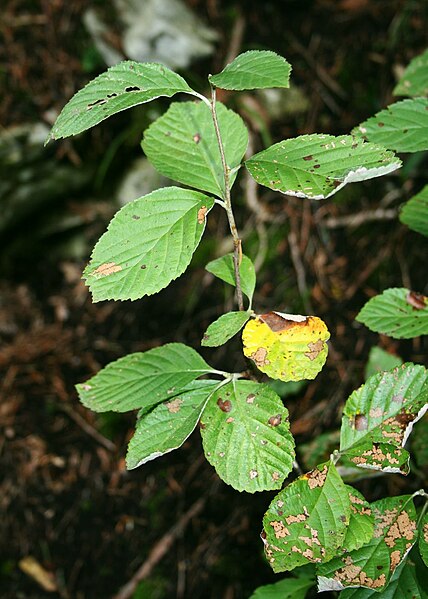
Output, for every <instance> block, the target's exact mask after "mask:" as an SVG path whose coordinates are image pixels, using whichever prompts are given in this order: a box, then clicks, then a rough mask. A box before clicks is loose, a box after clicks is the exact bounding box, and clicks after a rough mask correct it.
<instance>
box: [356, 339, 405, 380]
mask: <svg viewBox="0 0 428 599" xmlns="http://www.w3.org/2000/svg"><path fill="white" fill-rule="evenodd" d="M402 363H403V360H402V359H401V358H400V357H399V356H395V355H394V354H390V353H389V352H387V351H385V350H384V349H382V348H381V347H377V346H375V347H372V348H371V349H370V352H369V358H368V361H367V364H366V368H365V371H364V377H365V379H366V380H367V379H369V378H370V377H371V376H373V375H374V374H377V373H378V372H385V370H391V369H392V368H394V367H395V366H401V364H402Z"/></svg>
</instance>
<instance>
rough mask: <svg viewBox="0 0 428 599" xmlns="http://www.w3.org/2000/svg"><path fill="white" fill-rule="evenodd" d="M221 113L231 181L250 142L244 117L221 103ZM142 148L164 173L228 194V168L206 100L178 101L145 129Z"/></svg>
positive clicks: (219, 118)
mask: <svg viewBox="0 0 428 599" xmlns="http://www.w3.org/2000/svg"><path fill="white" fill-rule="evenodd" d="M217 115H218V122H219V128H220V131H221V135H222V139H223V145H224V152H225V157H226V162H227V165H228V166H229V167H230V169H231V171H232V172H231V176H230V178H231V183H233V181H234V180H235V178H236V173H237V170H238V167H239V165H240V163H241V160H242V157H243V156H244V154H245V150H246V148H247V144H248V131H247V128H246V127H245V125H244V122H243V121H242V119H241V117H240V116H239V115H238V114H236V113H235V112H233V111H232V110H229V109H228V108H226V107H225V106H223V104H220V103H217ZM141 145H142V148H143V150H144V152H145V154H146V156H147V158H148V159H149V160H150V162H151V163H152V164H153V166H154V167H155V168H156V169H157V170H158V171H159V172H160V173H162V175H165V176H166V177H169V178H170V179H174V180H175V181H179V182H180V183H184V185H189V186H190V187H195V188H196V189H201V190H203V191H208V192H210V193H213V194H214V195H216V196H219V197H223V196H224V172H223V166H222V162H221V156H220V150H219V148H218V143H217V137H216V133H215V129H214V124H213V120H212V115H211V111H210V109H209V107H208V106H207V105H206V104H205V103H204V102H199V103H195V102H180V103H178V102H175V103H173V104H171V106H170V108H169V110H167V112H166V113H165V114H164V115H163V116H161V117H160V118H158V119H157V120H156V121H155V122H154V123H152V125H150V127H149V128H148V129H146V131H145V132H144V139H143V141H142V142H141Z"/></svg>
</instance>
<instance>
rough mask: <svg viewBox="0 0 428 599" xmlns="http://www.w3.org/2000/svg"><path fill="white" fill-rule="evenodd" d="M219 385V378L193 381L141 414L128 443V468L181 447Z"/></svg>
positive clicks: (135, 466) (140, 464)
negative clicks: (183, 389) (181, 390)
mask: <svg viewBox="0 0 428 599" xmlns="http://www.w3.org/2000/svg"><path fill="white" fill-rule="evenodd" d="M218 385H219V381H194V382H193V384H192V385H191V388H190V389H188V390H185V391H183V392H181V393H178V394H177V395H175V396H174V398H173V399H170V400H168V401H166V402H163V403H161V404H158V405H157V406H156V407H155V408H153V410H151V411H150V412H149V413H148V414H144V415H143V416H142V417H141V418H139V419H138V422H137V425H136V428H135V433H134V436H133V437H132V439H131V441H130V442H129V445H128V452H127V455H126V466H127V468H128V470H131V469H132V468H137V467H138V466H142V465H143V464H145V463H146V462H149V461H150V460H154V459H155V458H158V457H160V456H162V455H164V454H165V453H169V452H170V451H173V450H174V449H177V448H178V447H181V445H183V443H184V442H185V440H186V439H187V437H189V435H190V434H191V433H192V432H193V430H194V429H195V427H196V425H197V423H198V421H199V417H200V415H201V413H202V410H203V409H204V407H205V404H206V403H207V401H208V398H209V396H210V395H211V393H213V392H214V390H215V389H216V387H218Z"/></svg>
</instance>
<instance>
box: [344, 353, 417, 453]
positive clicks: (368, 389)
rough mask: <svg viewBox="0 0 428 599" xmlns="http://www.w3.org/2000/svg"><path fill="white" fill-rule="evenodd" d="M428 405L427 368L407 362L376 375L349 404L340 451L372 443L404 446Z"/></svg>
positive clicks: (352, 395) (354, 395) (347, 403)
mask: <svg viewBox="0 0 428 599" xmlns="http://www.w3.org/2000/svg"><path fill="white" fill-rule="evenodd" d="M427 402H428V377H427V371H426V369H425V368H424V367H423V366H420V365H415V364H411V363H406V364H403V365H402V366H398V367H397V368H394V370H391V371H389V372H380V373H379V374H375V375H374V376H372V377H371V378H370V379H369V380H368V381H367V382H366V383H365V384H364V385H362V386H361V387H360V388H359V389H357V390H356V391H354V392H353V393H352V394H351V395H350V397H349V399H348V400H347V402H346V404H345V407H344V409H343V417H342V428H341V431H340V451H341V452H346V451H347V450H349V449H353V448H355V447H357V446H361V444H370V443H371V444H373V443H381V444H383V443H387V444H390V445H392V446H394V447H403V446H404V444H405V443H406V441H407V438H408V436H409V435H410V432H411V430H412V428H413V424H414V423H415V422H417V421H418V420H419V419H420V418H422V416H423V414H424V412H425V411H426V409H427V407H428V404H427ZM359 465H361V464H359Z"/></svg>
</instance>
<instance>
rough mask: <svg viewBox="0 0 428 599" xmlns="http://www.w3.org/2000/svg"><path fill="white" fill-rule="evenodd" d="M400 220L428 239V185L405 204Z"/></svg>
mask: <svg viewBox="0 0 428 599" xmlns="http://www.w3.org/2000/svg"><path fill="white" fill-rule="evenodd" d="M400 220H401V222H402V223H404V224H405V225H407V226H408V227H409V228H410V229H412V230H413V231H417V232H418V233H420V234H421V235H425V237H428V185H425V187H424V188H423V189H422V190H421V191H420V192H419V193H418V194H417V195H415V196H414V197H413V198H411V199H410V200H409V201H408V202H406V203H405V204H404V206H403V207H402V208H401V212H400Z"/></svg>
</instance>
